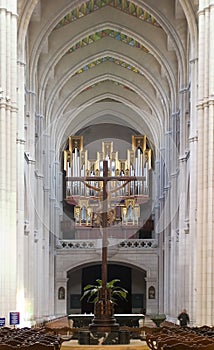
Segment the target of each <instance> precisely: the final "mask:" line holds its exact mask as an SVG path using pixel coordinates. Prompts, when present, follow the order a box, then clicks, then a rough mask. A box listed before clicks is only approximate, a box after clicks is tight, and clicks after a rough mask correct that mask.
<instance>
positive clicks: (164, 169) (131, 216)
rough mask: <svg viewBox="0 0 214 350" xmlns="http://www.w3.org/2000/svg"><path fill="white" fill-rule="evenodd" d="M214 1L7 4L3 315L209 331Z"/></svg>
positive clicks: (3, 7) (0, 105)
mask: <svg viewBox="0 0 214 350" xmlns="http://www.w3.org/2000/svg"><path fill="white" fill-rule="evenodd" d="M213 23H214V4H213V1H212V0H206V1H205V0H161V1H154V0H130V1H129V0H87V1H85V0H75V1H72V0H55V1H51V0H4V1H0V35H1V37H0V133H1V137H0V222H1V225H0V227H1V228H0V230H1V231H0V256H1V259H2V264H0V301H1V302H0V317H3V318H5V323H6V324H8V323H9V322H10V312H11V311H17V312H19V313H20V324H21V325H28V324H36V323H37V322H43V321H45V320H49V319H51V318H54V317H61V316H65V315H68V314H78V313H80V314H82V313H91V312H93V308H92V305H91V304H89V303H87V302H86V301H85V300H81V295H82V293H83V290H84V287H85V286H86V285H87V284H88V283H92V284H93V283H95V282H96V280H97V279H100V278H102V268H103V266H102V262H103V261H102V259H103V250H104V249H103V248H106V250H105V252H106V254H107V256H106V257H105V258H106V259H107V276H108V280H113V279H119V280H120V282H121V285H122V286H123V287H124V288H126V289H127V290H128V301H127V303H125V304H124V303H122V302H120V303H118V305H117V306H116V312H117V313H122V314H131V313H140V312H142V310H143V312H145V313H146V314H147V315H151V314H163V313H164V314H165V315H166V316H167V320H169V321H172V322H176V320H177V315H178V314H179V312H180V311H181V310H182V309H183V308H185V309H187V310H188V313H189V315H190V319H191V325H204V324H206V325H214V269H213V267H214V238H213V237H214V230H213V226H214V211H213V203H214V184H213V173H214V171H213V168H214V156H213V155H214V126H213V119H214V103H213V101H214V99H213V96H214V64H213V63H214V44H213V43H214V40H213V37H214V27H213Z"/></svg>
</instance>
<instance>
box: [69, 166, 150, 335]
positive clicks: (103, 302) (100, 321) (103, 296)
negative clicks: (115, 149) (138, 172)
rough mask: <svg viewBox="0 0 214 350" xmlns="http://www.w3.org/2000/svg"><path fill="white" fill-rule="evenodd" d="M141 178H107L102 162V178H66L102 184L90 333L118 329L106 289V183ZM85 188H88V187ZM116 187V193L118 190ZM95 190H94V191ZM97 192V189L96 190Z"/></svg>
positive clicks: (106, 168)
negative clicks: (98, 270)
mask: <svg viewBox="0 0 214 350" xmlns="http://www.w3.org/2000/svg"><path fill="white" fill-rule="evenodd" d="M143 179H144V178H143V177H136V176H108V161H107V160H104V161H103V176H87V177H85V178H84V179H81V178H79V177H78V178H77V177H72V178H70V177H68V178H67V181H83V182H84V183H85V181H87V182H89V183H90V182H95V181H96V182H102V183H103V193H102V199H101V201H102V207H101V212H102V220H101V224H100V227H101V228H102V288H101V289H100V293H99V296H98V301H97V302H96V304H95V308H94V319H93V321H92V324H90V325H89V328H90V330H91V331H92V332H111V331H112V330H115V329H119V324H118V323H116V319H115V318H114V305H113V303H112V301H111V295H110V291H109V290H108V289H107V267H108V261H107V253H108V251H107V246H108V237H107V224H108V217H107V214H108V213H107V210H108V193H107V183H108V182H109V181H123V187H124V186H126V184H128V183H129V182H130V181H136V180H138V181H139V180H143ZM85 185H86V186H88V187H89V188H90V185H87V184H86V183H85ZM119 188H120V187H118V188H117V189H116V191H117V190H118V189H119ZM95 190H96V189H95ZM97 190H98V189H97Z"/></svg>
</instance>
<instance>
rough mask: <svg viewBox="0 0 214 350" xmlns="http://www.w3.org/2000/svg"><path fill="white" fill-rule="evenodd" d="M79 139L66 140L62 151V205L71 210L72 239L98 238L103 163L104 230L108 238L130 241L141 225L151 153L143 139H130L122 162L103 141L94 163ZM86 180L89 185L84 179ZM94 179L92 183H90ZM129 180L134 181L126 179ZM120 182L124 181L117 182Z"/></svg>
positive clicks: (107, 142) (146, 200) (148, 190)
mask: <svg viewBox="0 0 214 350" xmlns="http://www.w3.org/2000/svg"><path fill="white" fill-rule="evenodd" d="M83 144H84V140H83V137H82V136H70V137H69V139H68V147H67V149H66V150H65V151H64V171H65V177H66V182H65V183H66V188H65V201H66V204H67V205H68V206H71V207H72V208H73V225H74V227H73V229H74V230H75V238H76V239H78V238H81V239H83V238H92V237H93V238H98V237H99V227H100V226H101V225H102V215H101V214H102V209H101V197H102V189H103V182H102V181H97V180H96V177H102V176H103V162H104V161H107V164H108V176H109V177H111V181H109V182H108V186H107V195H108V199H107V202H108V203H107V226H108V227H111V233H110V235H111V236H112V237H119V236H120V235H122V237H126V238H128V237H131V236H133V235H134V234H135V232H136V231H137V229H138V227H139V226H141V225H143V223H142V222H141V207H142V204H145V203H147V202H148V200H149V198H150V173H151V166H152V164H151V163H152V157H151V155H152V153H151V148H150V147H149V144H148V140H147V137H146V136H145V135H140V136H139V135H137V136H135V135H134V136H132V147H131V149H128V150H127V157H126V159H120V155H119V152H118V151H115V150H114V145H113V142H109V141H103V142H102V149H101V151H100V152H97V155H96V159H89V154H88V150H87V148H86V147H84V146H83ZM87 177H89V178H90V181H87V180H86V178H87ZM93 177H94V180H93ZM129 177H130V179H131V178H134V177H135V179H134V180H130V179H128V178H129ZM121 178H124V181H123V180H122V179H121Z"/></svg>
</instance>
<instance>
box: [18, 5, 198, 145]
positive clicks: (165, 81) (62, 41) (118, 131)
mask: <svg viewBox="0 0 214 350" xmlns="http://www.w3.org/2000/svg"><path fill="white" fill-rule="evenodd" d="M196 6H197V1H193V0H187V1H185V0H180V1H178V0H161V1H155V0H147V1H137V0H136V1H128V0H88V1H71V0H55V1H51V0H40V1H39V0H31V1H29V0H19V8H18V12H19V32H18V40H19V56H20V57H19V58H20V59H22V60H25V61H26V65H27V68H28V74H27V77H26V78H27V83H26V84H27V88H28V89H29V90H31V91H35V93H36V96H37V107H36V108H37V112H38V114H40V115H43V116H44V125H45V129H46V130H48V132H49V133H50V134H51V136H52V140H54V141H53V142H54V146H55V147H56V148H57V149H58V150H60V149H61V148H62V147H63V145H64V144H65V143H66V140H67V137H68V136H69V135H73V134H85V135H86V136H87V137H88V142H91V141H94V140H95V139H96V138H105V137H111V134H112V131H113V130H114V132H113V134H114V135H115V137H119V138H122V139H124V140H128V138H129V136H130V134H131V133H133V132H135V133H141V134H143V133H145V134H147V136H148V137H149V139H150V140H151V142H152V143H154V144H155V145H158V144H159V143H160V140H161V135H162V134H163V133H164V132H165V131H166V130H168V128H170V117H171V115H172V114H173V113H174V112H175V111H177V109H178V108H179V100H178V91H179V90H180V89H182V88H183V87H184V86H186V85H187V83H188V61H189V60H190V58H191V54H192V51H193V48H192V47H193V44H192V47H191V45H190V42H191V43H193V41H194V40H196V38H195V35H196V33H195V32H196V30H195V28H196V25H195V22H196V19H195V18H196Z"/></svg>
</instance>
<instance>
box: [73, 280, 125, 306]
mask: <svg viewBox="0 0 214 350" xmlns="http://www.w3.org/2000/svg"><path fill="white" fill-rule="evenodd" d="M96 282H97V285H92V284H87V285H86V286H85V287H84V289H83V290H84V293H83V295H82V297H81V299H80V300H83V299H84V298H87V302H88V303H95V302H96V301H97V300H98V293H99V290H100V289H101V288H102V280H101V279H97V280H96ZM119 282H120V280H119V279H113V280H112V281H109V282H107V284H106V288H107V289H109V290H111V301H112V302H113V303H114V304H116V302H117V300H118V299H121V300H127V299H126V298H127V295H128V291H127V290H126V289H124V288H122V287H120V286H115V284H116V283H119Z"/></svg>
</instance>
